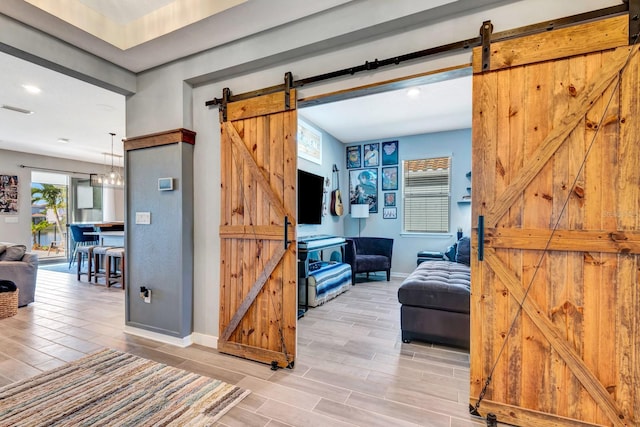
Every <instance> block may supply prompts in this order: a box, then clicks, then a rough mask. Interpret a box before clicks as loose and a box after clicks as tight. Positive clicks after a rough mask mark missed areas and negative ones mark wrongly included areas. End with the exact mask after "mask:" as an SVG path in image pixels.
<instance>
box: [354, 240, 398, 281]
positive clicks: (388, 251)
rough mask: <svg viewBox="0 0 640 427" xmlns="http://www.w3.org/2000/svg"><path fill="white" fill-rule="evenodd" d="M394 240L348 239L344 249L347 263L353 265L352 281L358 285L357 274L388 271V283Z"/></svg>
mask: <svg viewBox="0 0 640 427" xmlns="http://www.w3.org/2000/svg"><path fill="white" fill-rule="evenodd" d="M392 255H393V239H386V238H383V237H353V238H351V239H347V245H346V246H345V249H344V258H345V262H346V263H348V264H349V265H351V275H352V277H351V281H352V283H353V284H355V283H356V274H358V273H367V278H368V277H369V273H370V272H373V271H386V272H387V281H389V280H390V279H391V257H392Z"/></svg>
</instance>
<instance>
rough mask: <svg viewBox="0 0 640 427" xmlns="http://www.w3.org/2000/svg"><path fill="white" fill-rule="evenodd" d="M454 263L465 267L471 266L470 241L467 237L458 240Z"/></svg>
mask: <svg viewBox="0 0 640 427" xmlns="http://www.w3.org/2000/svg"><path fill="white" fill-rule="evenodd" d="M456 262H459V263H460V264H465V265H469V264H471V240H470V239H469V238H468V237H463V238H462V239H460V240H458V250H457V252H456Z"/></svg>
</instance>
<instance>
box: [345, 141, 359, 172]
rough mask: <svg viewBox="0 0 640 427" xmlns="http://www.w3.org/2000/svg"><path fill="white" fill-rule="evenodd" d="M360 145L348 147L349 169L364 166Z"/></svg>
mask: <svg viewBox="0 0 640 427" xmlns="http://www.w3.org/2000/svg"><path fill="white" fill-rule="evenodd" d="M360 153H361V152H360V146H359V145H351V146H349V147H347V169H357V168H361V167H362V155H361V154H360Z"/></svg>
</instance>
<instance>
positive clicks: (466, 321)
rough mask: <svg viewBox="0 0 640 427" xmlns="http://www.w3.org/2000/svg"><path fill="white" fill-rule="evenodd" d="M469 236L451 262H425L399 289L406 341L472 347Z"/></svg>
mask: <svg viewBox="0 0 640 427" xmlns="http://www.w3.org/2000/svg"><path fill="white" fill-rule="evenodd" d="M469 243H470V242H469V238H468V237H463V238H462V239H460V240H459V241H458V242H457V244H456V248H455V251H454V255H451V254H450V255H449V257H453V259H450V260H448V261H425V262H422V263H420V264H419V265H418V267H417V268H416V269H415V270H414V271H413V272H412V273H411V274H410V275H409V276H408V277H407V278H406V279H405V280H404V281H403V282H402V284H401V285H400V288H399V289H398V301H399V302H400V303H401V304H402V306H401V308H400V327H401V329H402V341H404V342H411V341H412V340H414V339H415V340H419V341H426V342H431V343H437V344H444V345H448V346H454V347H462V348H465V349H468V348H469V330H470V315H469V301H470V296H471V269H470V267H469V254H470V244H469Z"/></svg>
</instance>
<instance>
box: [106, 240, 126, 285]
mask: <svg viewBox="0 0 640 427" xmlns="http://www.w3.org/2000/svg"><path fill="white" fill-rule="evenodd" d="M106 255H107V260H106V264H105V267H104V269H105V272H106V274H107V277H106V279H105V280H106V284H107V287H108V288H109V287H111V285H115V284H118V283H119V284H120V286H122V289H124V286H125V279H124V268H125V265H124V248H111V249H109V250H107V254H106ZM118 264H119V267H120V268H118Z"/></svg>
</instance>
